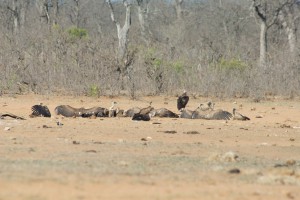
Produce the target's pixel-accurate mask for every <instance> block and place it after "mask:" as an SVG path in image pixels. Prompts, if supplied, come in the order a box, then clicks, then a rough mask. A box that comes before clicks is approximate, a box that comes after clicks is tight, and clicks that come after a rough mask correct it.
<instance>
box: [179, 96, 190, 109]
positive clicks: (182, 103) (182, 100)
mask: <svg viewBox="0 0 300 200" xmlns="http://www.w3.org/2000/svg"><path fill="white" fill-rule="evenodd" d="M189 99H190V98H189V96H187V94H186V91H184V92H183V94H182V95H181V96H179V97H178V99H177V109H178V110H179V111H180V110H181V108H185V106H186V104H187V103H188V102H189Z"/></svg>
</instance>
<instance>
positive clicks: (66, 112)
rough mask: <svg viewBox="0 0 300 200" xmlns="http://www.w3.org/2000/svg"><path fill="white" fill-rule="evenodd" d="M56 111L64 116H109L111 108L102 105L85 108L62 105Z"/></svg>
mask: <svg viewBox="0 0 300 200" xmlns="http://www.w3.org/2000/svg"><path fill="white" fill-rule="evenodd" d="M55 113H56V114H57V115H62V116H64V117H91V116H96V117H108V113H109V110H108V109H106V108H101V107H93V108H88V109H85V108H73V107H71V106H69V105H60V106H57V107H56V108H55Z"/></svg>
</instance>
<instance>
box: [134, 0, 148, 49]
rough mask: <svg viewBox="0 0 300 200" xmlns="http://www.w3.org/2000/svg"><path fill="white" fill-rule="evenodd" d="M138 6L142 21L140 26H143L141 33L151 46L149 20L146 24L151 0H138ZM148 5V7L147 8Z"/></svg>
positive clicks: (139, 16) (140, 20) (139, 17)
mask: <svg viewBox="0 0 300 200" xmlns="http://www.w3.org/2000/svg"><path fill="white" fill-rule="evenodd" d="M136 1H137V4H138V7H137V10H138V19H139V23H140V27H141V35H142V39H143V40H144V42H145V43H146V45H147V46H149V43H150V41H149V39H150V38H149V37H150V30H149V27H148V22H147V24H146V20H147V18H148V9H147V7H148V4H149V0H136ZM144 3H145V4H144ZM145 6H146V8H145Z"/></svg>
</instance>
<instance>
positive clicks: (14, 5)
mask: <svg viewBox="0 0 300 200" xmlns="http://www.w3.org/2000/svg"><path fill="white" fill-rule="evenodd" d="M17 2H18V0H13V1H12V8H11V11H12V12H13V16H14V26H13V33H14V35H18V33H19V12H18V6H17Z"/></svg>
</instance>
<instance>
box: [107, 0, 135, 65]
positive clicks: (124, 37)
mask: <svg viewBox="0 0 300 200" xmlns="http://www.w3.org/2000/svg"><path fill="white" fill-rule="evenodd" d="M107 3H108V6H109V8H110V11H111V20H112V21H113V22H114V23H115V25H116V27H117V34H118V39H119V45H118V59H119V60H120V61H123V62H125V60H124V58H125V57H126V53H127V44H128V32H129V29H130V25H131V5H130V4H128V3H127V1H125V0H124V1H123V4H124V6H125V8H126V16H125V22H124V26H123V27H121V25H120V23H119V22H118V21H116V19H115V14H114V10H113V7H112V4H111V1H110V0H108V1H107Z"/></svg>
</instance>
